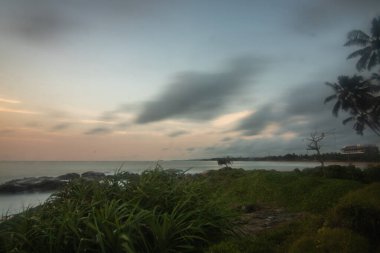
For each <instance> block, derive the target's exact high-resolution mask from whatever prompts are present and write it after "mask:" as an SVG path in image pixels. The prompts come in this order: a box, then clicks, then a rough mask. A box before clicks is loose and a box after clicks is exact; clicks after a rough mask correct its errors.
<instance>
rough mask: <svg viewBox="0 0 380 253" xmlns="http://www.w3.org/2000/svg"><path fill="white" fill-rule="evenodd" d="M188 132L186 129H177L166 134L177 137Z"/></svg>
mask: <svg viewBox="0 0 380 253" xmlns="http://www.w3.org/2000/svg"><path fill="white" fill-rule="evenodd" d="M188 133H190V132H189V131H186V130H178V131H173V132H170V133H169V134H168V136H169V137H172V138H174V137H178V136H181V135H185V134H188Z"/></svg>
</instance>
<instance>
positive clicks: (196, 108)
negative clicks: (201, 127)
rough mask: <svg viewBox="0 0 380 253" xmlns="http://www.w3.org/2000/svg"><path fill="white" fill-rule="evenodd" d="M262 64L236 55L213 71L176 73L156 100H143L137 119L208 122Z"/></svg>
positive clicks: (144, 122) (231, 100)
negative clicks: (224, 65)
mask: <svg viewBox="0 0 380 253" xmlns="http://www.w3.org/2000/svg"><path fill="white" fill-rule="evenodd" d="M262 65H263V63H262V62H260V61H259V60H257V59H256V60H255V59H254V58H249V57H245V58H239V59H235V60H233V61H231V62H230V63H229V65H228V67H227V68H226V69H224V70H222V71H219V72H215V73H199V72H188V73H184V74H180V75H178V77H177V79H176V80H175V81H174V82H173V83H171V84H170V85H168V86H167V87H166V88H165V90H164V91H163V93H162V94H161V95H159V96H158V97H157V98H156V99H155V100H152V101H150V102H146V103H145V104H144V105H143V109H142V111H141V112H140V113H139V114H138V116H137V120H136V122H137V123H138V124H146V123H150V122H155V121H160V120H164V119H169V118H176V119H189V120H200V121H208V120H210V119H213V118H215V117H218V116H219V115H221V114H223V112H224V110H225V109H226V107H227V106H228V105H229V103H231V102H233V100H234V98H236V96H238V95H239V94H241V92H243V91H244V89H246V88H248V86H252V85H254V83H253V82H252V81H251V77H252V76H254V75H258V74H259V73H261V71H262V67H263V66H262Z"/></svg>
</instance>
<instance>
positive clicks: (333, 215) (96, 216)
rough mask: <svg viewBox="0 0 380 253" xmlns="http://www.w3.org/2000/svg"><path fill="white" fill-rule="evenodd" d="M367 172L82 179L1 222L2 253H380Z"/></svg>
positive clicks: (377, 191) (377, 206) (377, 188)
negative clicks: (323, 174)
mask: <svg viewBox="0 0 380 253" xmlns="http://www.w3.org/2000/svg"><path fill="white" fill-rule="evenodd" d="M359 171H360V170H358V169H356V168H354V167H341V166H338V167H337V166H327V167H326V176H325V177H323V176H321V175H320V174H318V173H320V169H319V168H315V169H308V170H303V171H300V170H295V171H293V172H277V171H264V170H255V171H245V170H243V169H231V168H223V169H220V170H218V171H210V172H208V173H204V174H196V175H190V174H184V173H182V172H180V171H176V170H170V171H165V170H162V169H161V168H157V169H155V170H152V171H146V172H144V173H143V174H142V175H140V176H138V175H133V174H129V173H127V172H119V173H117V174H116V175H115V176H112V177H109V178H107V179H106V180H103V181H100V182H97V181H85V180H74V181H72V182H71V183H70V184H69V185H68V186H67V187H65V188H64V189H63V190H61V191H59V192H57V193H56V194H54V195H53V196H52V197H51V198H50V199H49V201H48V202H47V203H46V204H44V205H41V206H39V207H37V208H33V209H28V210H26V211H24V212H23V213H21V214H18V215H16V216H14V217H12V218H9V219H7V220H5V221H3V222H2V223H0V252H208V253H222V252H229V253H235V252H236V253H238V252H240V253H243V252H377V250H379V248H380V244H379V242H378V240H377V238H376V236H377V235H378V234H380V231H379V227H380V199H379V197H378V196H380V183H377V182H374V183H371V182H369V181H367V180H366V179H365V178H366V177H365V175H367V174H366V173H367V172H366V171H370V173H372V174H373V173H375V172H374V171H380V168H374V167H372V168H370V169H367V170H365V171H360V173H359V174H360V176H358V175H359V174H358V172H359ZM377 173H378V172H377ZM377 175H378V174H377ZM259 216H261V218H257V217H259ZM289 217H290V218H289ZM271 220H272V221H271ZM252 221H255V222H257V221H258V222H260V223H253V222H252ZM267 221H268V222H269V223H268V224H269V225H265V224H267V223H266V222H267ZM252 224H254V225H252ZM260 224H261V225H260ZM264 225H265V226H264ZM258 227H259V228H260V229H259V230H256V229H257V228H258Z"/></svg>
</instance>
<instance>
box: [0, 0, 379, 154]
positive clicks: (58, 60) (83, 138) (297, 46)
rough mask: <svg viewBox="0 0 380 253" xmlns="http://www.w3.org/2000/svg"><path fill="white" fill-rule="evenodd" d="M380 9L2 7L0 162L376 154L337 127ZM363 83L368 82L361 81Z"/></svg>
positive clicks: (164, 2)
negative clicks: (315, 143) (312, 144)
mask: <svg viewBox="0 0 380 253" xmlns="http://www.w3.org/2000/svg"><path fill="white" fill-rule="evenodd" d="M377 15H380V1H378V0H362V1H356V0H336V1H328V0H315V1H301V0H287V1H280V0H277V1H276V0H265V1H264V0H234V1H227V0H192V1H184V0H161V1H153V0H108V1H102V0H79V1H78V0H75V1H74V0H67V1H58V0H34V1H30V0H2V1H0V34H1V39H0V160H171V159H195V158H208V157H221V156H244V157H246V156H250V157H251V156H256V157H257V156H266V155H284V154H287V153H301V154H304V153H309V154H311V153H312V152H311V151H306V145H307V143H308V142H307V140H306V139H307V138H308V137H309V136H310V134H311V133H313V132H319V133H321V132H324V133H327V134H326V138H325V139H324V140H323V142H322V152H338V151H339V150H340V149H341V148H342V147H343V146H345V145H351V144H376V145H379V144H380V138H379V137H378V136H376V135H374V134H373V133H372V132H371V131H368V130H367V131H365V132H364V135H363V136H360V135H357V134H356V133H355V132H354V130H353V129H352V125H350V124H347V125H343V124H342V120H343V119H345V115H344V114H340V115H339V117H338V118H335V117H333V116H332V113H331V109H332V106H333V103H330V104H324V103H323V101H324V98H325V97H327V96H328V95H331V94H332V90H331V88H329V87H328V86H326V85H325V82H336V80H337V77H338V76H339V75H353V74H355V73H357V71H356V70H355V63H356V61H355V59H352V60H346V57H347V55H349V54H350V53H351V52H352V51H354V50H355V49H357V48H354V47H344V46H343V44H344V43H345V41H346V35H347V33H348V32H349V31H350V30H353V29H361V30H363V31H367V32H369V29H370V21H371V19H372V18H373V17H376V16H377ZM362 74H364V75H365V74H366V73H362Z"/></svg>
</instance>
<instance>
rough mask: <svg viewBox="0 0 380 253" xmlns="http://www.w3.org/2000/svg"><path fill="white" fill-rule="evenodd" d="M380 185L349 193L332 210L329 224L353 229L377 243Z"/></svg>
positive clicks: (379, 226)
mask: <svg viewBox="0 0 380 253" xmlns="http://www.w3.org/2000/svg"><path fill="white" fill-rule="evenodd" d="M379 196H380V183H373V184H370V185H368V186H366V187H364V188H362V189H359V190H356V191H354V192H350V193H348V194H347V195H346V196H344V197H343V198H342V199H341V200H340V201H339V203H338V204H337V205H336V207H335V208H334V209H333V210H332V212H331V215H330V217H329V219H328V221H329V224H330V225H332V226H336V227H344V228H348V229H352V230H354V231H356V232H357V233H359V234H361V235H363V236H365V237H367V238H369V239H370V240H372V241H373V242H376V243H377V239H378V235H379V234H380V197H379Z"/></svg>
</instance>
